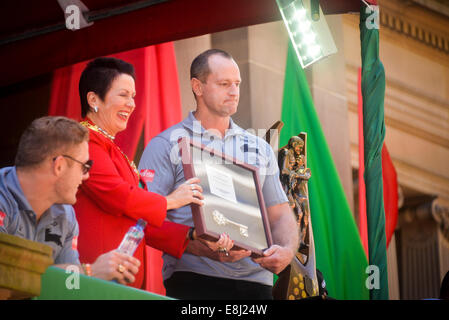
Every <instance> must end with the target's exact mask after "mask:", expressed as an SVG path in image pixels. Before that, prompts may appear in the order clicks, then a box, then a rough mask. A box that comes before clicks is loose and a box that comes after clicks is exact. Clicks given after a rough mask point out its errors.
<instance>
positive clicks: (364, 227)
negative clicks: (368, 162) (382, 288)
mask: <svg viewBox="0 0 449 320" xmlns="http://www.w3.org/2000/svg"><path fill="white" fill-rule="evenodd" d="M358 78H359V79H358V90H357V91H358V120H359V177H358V178H359V233H360V239H361V241H362V245H363V250H365V254H366V257H367V258H368V257H369V251H368V221H367V218H366V189H365V178H364V177H363V175H364V173H365V151H364V147H365V143H364V140H363V98H362V68H359V77H358Z"/></svg>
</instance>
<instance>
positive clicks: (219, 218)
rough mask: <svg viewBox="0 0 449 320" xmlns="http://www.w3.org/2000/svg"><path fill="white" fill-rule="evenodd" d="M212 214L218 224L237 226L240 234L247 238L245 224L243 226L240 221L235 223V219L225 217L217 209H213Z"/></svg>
mask: <svg viewBox="0 0 449 320" xmlns="http://www.w3.org/2000/svg"><path fill="white" fill-rule="evenodd" d="M212 216H213V218H214V221H215V222H216V223H217V224H218V225H219V226H225V225H227V224H230V225H233V226H235V227H237V228H239V230H240V234H241V235H242V236H244V237H247V238H248V236H249V235H248V227H247V226H245V225H243V224H240V223H237V222H235V221H232V220H230V219H228V218H226V217H225V216H224V215H223V214H222V213H221V212H219V211H218V210H214V211H213V212H212Z"/></svg>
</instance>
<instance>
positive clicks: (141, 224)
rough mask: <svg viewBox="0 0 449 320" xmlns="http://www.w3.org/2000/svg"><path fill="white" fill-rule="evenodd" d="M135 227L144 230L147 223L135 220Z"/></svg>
mask: <svg viewBox="0 0 449 320" xmlns="http://www.w3.org/2000/svg"><path fill="white" fill-rule="evenodd" d="M137 226H138V227H141V228H142V229H145V227H146V226H147V222H146V221H145V220H143V219H139V220H137Z"/></svg>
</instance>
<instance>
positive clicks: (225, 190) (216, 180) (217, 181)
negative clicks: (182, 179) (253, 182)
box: [206, 164, 237, 203]
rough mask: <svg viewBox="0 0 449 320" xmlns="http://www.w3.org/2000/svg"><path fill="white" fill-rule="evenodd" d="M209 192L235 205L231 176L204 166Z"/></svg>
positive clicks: (235, 199)
mask: <svg viewBox="0 0 449 320" xmlns="http://www.w3.org/2000/svg"><path fill="white" fill-rule="evenodd" d="M206 172H207V180H208V181H209V187H210V192H211V193H212V194H214V195H216V196H217V197H220V198H223V199H226V200H229V201H232V202H234V203H237V198H236V196H235V189H234V182H233V181H232V176H231V175H230V174H229V173H227V172H226V171H224V170H219V169H217V168H215V167H212V166H210V165H207V164H206Z"/></svg>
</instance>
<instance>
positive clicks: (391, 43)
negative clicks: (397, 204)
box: [175, 0, 449, 299]
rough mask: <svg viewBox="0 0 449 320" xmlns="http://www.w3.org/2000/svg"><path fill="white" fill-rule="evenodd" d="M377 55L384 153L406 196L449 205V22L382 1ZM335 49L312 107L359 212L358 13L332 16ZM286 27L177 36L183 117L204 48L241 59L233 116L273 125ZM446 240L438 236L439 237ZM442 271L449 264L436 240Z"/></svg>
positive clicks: (322, 68)
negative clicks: (381, 72)
mask: <svg viewBox="0 0 449 320" xmlns="http://www.w3.org/2000/svg"><path fill="white" fill-rule="evenodd" d="M380 6H381V15H380V22H381V28H380V57H381V60H382V62H383V64H384V66H385V70H386V94H385V122H386V138H385V142H386V144H387V147H388V150H389V152H390V155H391V158H392V160H393V163H394V165H395V167H396V170H397V173H398V181H399V184H400V185H401V188H402V189H401V192H403V197H404V198H405V199H406V198H407V197H410V196H412V195H413V196H415V195H427V196H436V197H437V198H438V200H439V202H440V203H442V204H446V205H447V206H448V207H449V19H448V18H447V17H443V16H442V15H439V14H437V13H435V12H431V11H430V10H427V9H425V8H423V7H419V6H417V5H416V4H415V3H413V2H411V1H400V0H388V1H387V0H384V1H380ZM326 20H327V22H328V24H329V26H330V29H331V32H332V34H333V37H334V40H335V43H336V46H337V48H338V53H337V54H336V55H333V56H331V57H329V58H327V59H325V60H322V61H320V62H318V63H316V64H314V65H312V66H311V67H310V68H308V69H307V70H306V74H307V78H308V81H309V85H310V88H311V91H312V95H313V98H314V102H315V107H316V110H317V112H318V115H319V117H320V121H321V124H322V127H323V131H324V133H325V136H326V139H327V142H328V144H329V147H330V150H331V153H332V156H333V158H334V161H335V164H336V167H337V171H338V173H339V175H340V178H341V181H342V183H343V186H344V189H345V192H346V196H347V199H348V201H349V203H350V206H351V209H352V210H353V212H354V204H353V202H354V199H353V181H352V169H353V168H355V169H357V168H358V125H357V123H358V122H357V72H358V68H359V67H360V66H361V58H360V34H359V16H358V14H352V15H349V14H347V15H334V16H326ZM287 41H288V37H287V33H286V30H285V28H284V25H283V22H282V21H277V22H273V23H267V24H262V25H256V26H249V27H245V28H239V29H235V30H229V31H225V32H220V33H216V34H212V35H205V36H202V37H197V38H192V39H186V40H182V41H177V42H176V43H175V49H176V57H177V60H178V71H179V77H180V85H181V95H182V102H183V115H184V116H186V115H187V112H188V111H189V110H191V109H193V107H194V105H195V103H194V99H193V95H192V93H191V89H190V81H189V67H190V63H191V61H192V59H193V58H194V57H195V56H196V55H197V54H199V53H200V52H202V51H204V50H206V49H208V48H211V47H214V48H220V49H224V50H226V51H228V52H230V53H231V54H232V55H233V56H234V58H235V59H236V61H237V62H238V64H239V66H240V71H241V76H242V80H243V82H242V87H241V99H240V105H239V110H238V113H237V114H236V115H235V116H234V120H235V121H236V122H237V123H238V124H239V125H241V126H242V127H244V128H253V129H256V130H257V129H267V128H269V127H270V126H271V125H272V124H273V123H274V122H275V121H276V120H279V119H280V117H281V105H282V95H283V85H284V74H285V62H286V54H287ZM440 238H441V237H440ZM395 242H396V240H394V239H393V241H392V243H393V246H391V245H390V248H389V250H388V260H389V263H388V271H389V283H390V298H391V299H399V282H398V278H399V276H398V273H399V272H400V270H398V266H397V263H396V260H395V259H396V255H397V254H396V248H395V245H394V243H395ZM439 242H440V245H439V248H440V251H439V261H440V266H439V268H440V271H441V273H442V275H444V274H443V273H444V271H445V270H447V269H448V268H449V262H448V261H449V260H448V258H447V257H449V251H448V249H447V248H448V247H447V242H444V243H443V240H441V239H440V240H439Z"/></svg>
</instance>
